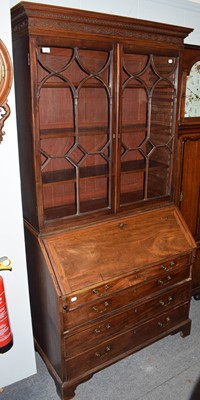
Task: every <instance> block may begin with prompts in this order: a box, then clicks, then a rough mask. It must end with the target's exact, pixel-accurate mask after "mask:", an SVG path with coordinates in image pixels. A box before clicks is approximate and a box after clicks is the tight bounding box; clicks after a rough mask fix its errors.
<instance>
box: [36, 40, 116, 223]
mask: <svg viewBox="0 0 200 400" xmlns="http://www.w3.org/2000/svg"><path fill="white" fill-rule="evenodd" d="M37 60H38V104H39V122H40V134H41V155H40V156H41V174H42V182H43V185H44V189H43V201H44V208H45V210H46V211H45V213H46V218H48V219H49V218H50V214H52V218H54V217H56V218H57V217H58V218H59V215H60V217H63V216H68V215H72V214H76V215H79V214H81V213H85V212H92V211H93V210H94V209H95V210H101V209H104V208H108V209H109V208H110V207H111V179H112V174H111V169H112V168H111V166H112V154H111V136H112V108H111V107H112V91H111V88H112V85H111V76H112V75H111V73H112V51H101V50H100V51H99V50H96V49H94V50H93V49H88V50H86V49H83V48H78V47H69V48H57V47H46V48H44V47H38V49H37ZM62 185H63V186H62ZM53 207H54V208H57V211H56V210H53ZM50 209H51V212H50V211H49V210H50ZM47 211H48V212H47Z"/></svg>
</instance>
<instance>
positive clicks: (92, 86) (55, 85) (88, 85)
mask: <svg viewBox="0 0 200 400" xmlns="http://www.w3.org/2000/svg"><path fill="white" fill-rule="evenodd" d="M60 79H61V78H60ZM93 79H95V77H94V78H93ZM80 84H81V82H70V84H69V83H68V82H65V81H64V80H63V81H60V82H51V81H46V82H44V83H43V84H42V86H41V89H45V88H47V89H51V88H52V89H56V88H58V89H66V88H70V87H71V86H74V87H75V88H78V86H80ZM82 89H105V86H104V84H103V83H100V82H97V81H96V82H90V80H89V79H88V81H87V82H85V83H84V84H83V85H82Z"/></svg>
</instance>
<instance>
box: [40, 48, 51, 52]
mask: <svg viewBox="0 0 200 400" xmlns="http://www.w3.org/2000/svg"><path fill="white" fill-rule="evenodd" d="M42 53H51V49H50V47H42Z"/></svg>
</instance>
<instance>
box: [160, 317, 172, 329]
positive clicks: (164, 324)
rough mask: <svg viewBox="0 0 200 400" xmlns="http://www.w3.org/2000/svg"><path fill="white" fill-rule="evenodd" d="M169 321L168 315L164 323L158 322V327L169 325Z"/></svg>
mask: <svg viewBox="0 0 200 400" xmlns="http://www.w3.org/2000/svg"><path fill="white" fill-rule="evenodd" d="M169 322H170V318H169V317H167V318H166V323H163V322H160V321H159V322H158V326H159V327H160V328H166V327H167V326H168V325H169Z"/></svg>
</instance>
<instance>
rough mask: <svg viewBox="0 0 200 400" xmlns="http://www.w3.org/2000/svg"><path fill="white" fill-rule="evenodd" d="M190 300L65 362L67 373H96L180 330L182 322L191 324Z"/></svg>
mask: <svg viewBox="0 0 200 400" xmlns="http://www.w3.org/2000/svg"><path fill="white" fill-rule="evenodd" d="M188 313H189V302H188V303H185V304H184V305H182V306H181V307H177V308H175V309H173V310H171V311H169V312H167V313H164V314H162V315H161V316H158V317H157V318H155V319H153V320H151V321H148V322H146V323H145V324H142V325H140V326H138V327H136V328H133V329H130V330H128V331H126V332H125V333H122V334H120V335H117V336H115V337H113V338H111V339H110V340H107V341H105V342H103V343H101V344H100V345H99V346H96V347H93V348H92V349H90V350H88V351H86V352H85V353H82V354H79V355H78V356H77V357H74V358H71V359H68V360H66V361H65V368H66V370H65V374H66V376H67V377H68V379H74V378H76V377H78V376H81V375H82V376H84V374H88V373H93V372H95V371H97V370H99V369H101V368H103V367H105V366H107V365H109V364H111V363H113V362H115V361H117V360H119V359H121V358H123V357H125V356H126V355H128V354H131V353H132V352H134V351H137V350H139V349H140V348H142V347H145V346H146V345H147V344H150V343H151V342H153V341H155V340H158V339H160V338H161V337H164V336H165V335H168V334H170V333H171V332H174V331H176V326H177V330H180V324H181V323H182V322H184V321H185V323H186V324H188Z"/></svg>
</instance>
